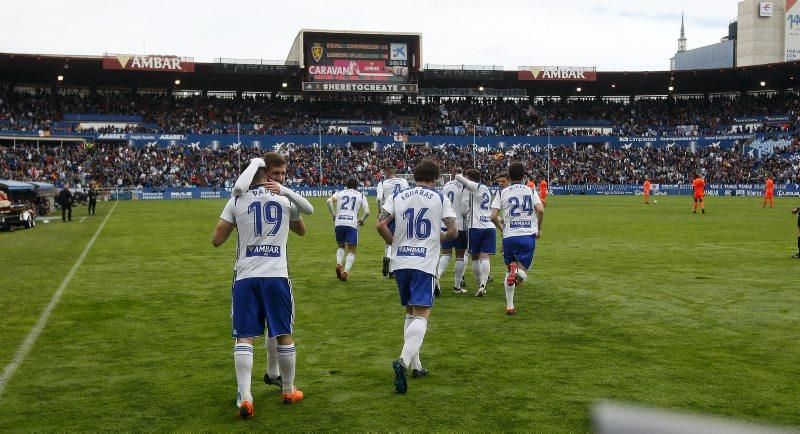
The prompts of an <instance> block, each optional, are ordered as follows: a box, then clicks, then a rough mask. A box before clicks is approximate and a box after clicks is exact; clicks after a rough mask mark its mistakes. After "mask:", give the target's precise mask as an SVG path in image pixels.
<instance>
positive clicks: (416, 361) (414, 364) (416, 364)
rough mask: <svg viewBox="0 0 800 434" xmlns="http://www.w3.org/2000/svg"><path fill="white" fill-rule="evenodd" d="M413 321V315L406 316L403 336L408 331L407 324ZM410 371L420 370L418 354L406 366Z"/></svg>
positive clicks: (420, 363) (420, 364)
mask: <svg viewBox="0 0 800 434" xmlns="http://www.w3.org/2000/svg"><path fill="white" fill-rule="evenodd" d="M413 320H414V315H411V314H408V313H407V314H406V319H405V322H404V323H403V335H404V336H405V332H406V331H407V330H408V326H409V324H411V321H413ZM406 366H408V367H409V368H411V369H422V362H421V361H420V360H419V352H417V356H416V357H414V360H412V361H411V364H410V365H406Z"/></svg>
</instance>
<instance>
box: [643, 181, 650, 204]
mask: <svg viewBox="0 0 800 434" xmlns="http://www.w3.org/2000/svg"><path fill="white" fill-rule="evenodd" d="M642 194H643V195H644V203H645V205H649V204H650V202H649V201H650V178H648V177H645V178H644V187H643V190H642Z"/></svg>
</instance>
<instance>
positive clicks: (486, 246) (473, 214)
mask: <svg viewBox="0 0 800 434" xmlns="http://www.w3.org/2000/svg"><path fill="white" fill-rule="evenodd" d="M464 174H465V175H466V178H465V177H464V176H463V175H456V181H458V182H460V183H461V184H463V185H464V190H465V191H464V195H463V197H462V198H461V213H462V214H463V215H464V228H465V229H466V230H467V239H468V243H469V253H470V255H472V274H473V275H474V276H475V280H476V281H477V282H478V291H477V292H476V293H475V296H476V297H483V296H484V295H485V294H486V282H487V281H488V280H489V272H490V271H491V268H490V266H489V256H490V255H494V254H495V251H496V250H497V232H496V231H495V227H494V224H493V223H492V210H491V208H490V204H491V201H492V193H491V192H490V191H489V187H487V186H486V185H484V184H481V183H480V180H481V173H480V172H478V170H477V169H469V170H466V171H465V172H464Z"/></svg>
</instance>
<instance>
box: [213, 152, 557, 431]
mask: <svg viewBox="0 0 800 434" xmlns="http://www.w3.org/2000/svg"><path fill="white" fill-rule="evenodd" d="M386 175H387V176H386V178H385V179H384V180H383V181H382V182H381V183H380V184H379V185H378V201H377V205H378V208H379V216H378V219H377V223H376V227H377V230H378V233H379V234H380V236H381V237H382V238H383V239H384V241H385V242H386V250H385V257H384V259H383V270H382V271H383V274H384V275H386V276H391V277H393V278H394V279H395V281H396V283H397V288H398V291H399V295H400V303H401V305H402V306H403V307H404V309H405V320H404V323H403V330H404V339H403V347H402V350H401V352H400V357H399V358H398V359H397V360H395V361H394V362H392V370H393V372H394V377H395V378H394V388H395V391H397V392H398V393H405V392H406V390H407V387H408V383H407V378H408V371H409V370H410V371H411V376H412V377H414V378H419V377H424V376H425V375H427V373H428V371H427V370H426V369H424V368H423V367H422V363H421V362H420V348H421V347H422V342H423V340H424V338H425V333H426V331H427V323H428V319H429V317H430V313H431V308H432V307H433V302H434V298H435V297H436V296H439V295H440V294H441V290H440V286H439V281H440V279H441V277H442V274H443V273H444V272H445V271H446V270H447V268H448V264H449V263H450V257H451V256H452V255H453V251H455V255H456V260H455V285H454V287H453V292H454V293H456V294H464V293H466V292H467V291H466V289H464V286H465V284H464V269H465V265H464V264H465V256H464V255H465V253H466V252H467V251H469V254H470V256H471V258H472V271H473V274H474V276H475V280H476V283H477V291H476V293H475V295H476V296H478V297H482V296H484V295H485V294H486V285H487V283H488V281H489V272H490V265H489V257H490V255H493V254H494V253H495V249H496V234H497V231H500V232H501V233H502V237H503V241H502V254H503V260H504V263H505V265H506V274H505V279H504V282H503V284H504V288H505V293H506V314H508V315H514V314H515V313H516V307H515V306H514V291H515V288H516V286H517V285H518V284H522V283H523V282H525V281H526V280H527V278H528V274H529V272H530V267H531V264H532V263H533V256H534V252H535V248H536V241H537V239H538V238H539V237H540V235H541V227H542V221H543V218H544V206H543V203H542V200H541V198H540V196H539V195H538V194H537V193H535V192H534V190H533V189H532V188H531V187H529V186H528V185H526V184H524V183H523V179H524V178H525V175H526V169H525V165H524V164H522V163H511V164H510V165H509V168H508V172H507V173H504V174H501V175H500V176H499V177H498V179H496V180H495V181H496V182H497V183H498V184H500V186H501V190H500V191H499V192H497V193H496V194H495V195H494V197H492V195H491V192H490V190H489V188H488V187H487V186H486V184H485V183H482V180H481V176H480V172H479V171H478V170H475V169H468V170H465V171H464V174H463V175H461V174H458V175H456V177H455V180H452V181H450V182H448V183H447V184H446V185H445V186H444V188H443V189H442V190H437V189H436V188H435V187H436V182H437V180H438V179H439V178H440V169H439V166H438V165H437V164H436V163H435V162H433V161H431V160H423V161H421V162H420V163H419V164H417V166H416V167H415V169H414V174H413V177H414V183H415V186H414V187H411V186H409V184H408V182H407V181H406V180H405V179H402V178H398V177H396V175H395V173H394V169H393V168H391V167H389V168H386ZM285 177H286V160H285V159H284V158H283V157H282V156H281V155H279V154H277V153H273V152H270V153H267V154H266V155H265V156H264V158H263V159H261V158H254V159H253V160H251V162H250V165H249V166H248V167H247V169H245V171H244V172H243V173H242V174H241V175H240V177H239V179H237V181H236V184H235V186H234V188H233V192H232V196H231V199H230V200H229V201H228V202H227V204H226V205H225V208H224V210H223V212H222V214H221V216H220V219H219V221H218V223H217V226H216V228H215V230H214V234H213V238H212V243H213V245H214V246H215V247H218V246H220V245H222V244H223V243H224V242H225V241H226V240H227V239H228V238H229V236H230V235H231V233H232V232H233V229H234V228H236V229H237V231H238V237H237V249H236V255H237V256H236V265H235V269H234V279H233V286H232V304H231V317H232V326H233V330H232V333H231V334H232V336H233V338H234V339H235V343H234V366H235V370H236V379H237V398H236V404H237V407H238V415H239V417H240V418H244V419H247V418H250V417H252V416H253V415H254V414H255V410H254V406H253V396H252V393H251V375H252V369H253V344H254V341H255V338H257V337H259V336H261V335H263V334H264V332H265V331H266V339H265V347H266V350H267V372H266V373H265V374H264V382H265V383H267V384H272V385H276V386H278V387H280V388H281V389H282V392H283V394H282V397H283V402H284V403H285V404H292V403H296V402H298V401H300V400H302V399H303V397H304V395H303V392H301V391H300V390H298V389H297V388H296V387H294V376H295V360H296V353H295V345H294V341H293V339H292V328H293V322H294V298H293V296H292V286H291V281H290V280H289V275H288V266H287V258H286V242H287V239H288V234H289V231H292V232H294V233H296V234H298V235H300V236H303V235H305V233H306V227H305V223H304V222H303V219H302V216H301V215H302V214H311V213H313V212H314V208H313V206H312V205H311V204H310V203H309V202H308V200H306V199H305V198H303V197H302V196H300V195H299V194H297V193H296V192H294V191H292V190H291V189H290V188H288V187H286V186H284V185H282V184H283V183H284V180H285ZM346 186H347V188H346V189H345V190H342V191H339V192H337V193H336V194H334V195H333V196H331V197H330V198H329V199H328V201H327V205H328V209H329V211H330V213H331V216H332V218H333V222H334V233H335V237H336V243H337V245H338V249H337V252H336V276H337V277H338V278H339V279H340V280H342V281H347V280H348V277H349V274H350V272H351V269H352V267H353V263H354V262H355V253H356V247H357V245H358V228H359V227H360V226H363V225H364V222H365V221H366V219H367V218H368V217H369V215H370V211H369V204H368V201H367V199H366V197H365V196H364V194H363V193H361V192H359V191H358V184H357V182H356V181H355V180H350V181H348V182H347V185H346ZM359 214H360V215H359Z"/></svg>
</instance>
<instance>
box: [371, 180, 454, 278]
mask: <svg viewBox="0 0 800 434" xmlns="http://www.w3.org/2000/svg"><path fill="white" fill-rule="evenodd" d="M382 208H383V210H384V211H386V212H387V213H389V214H390V215H391V216H392V217H393V218H394V221H395V230H394V240H393V242H392V262H391V269H392V271H394V270H405V269H411V270H420V271H423V272H425V273H428V274H432V275H436V266H437V264H438V263H439V253H440V251H441V238H440V235H441V227H442V226H443V223H442V222H443V220H444V219H445V218H455V217H456V213H455V212H454V211H453V206H452V204H450V199H448V198H446V197H444V195H442V194H441V193H440V192H438V191H436V190H434V189H432V188H428V187H414V188H410V189H408V190H404V191H402V192H400V193H398V194H396V195H394V197H390V198H389V199H388V200H387V201H386V202H385V203H384V204H383V207H382Z"/></svg>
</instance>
